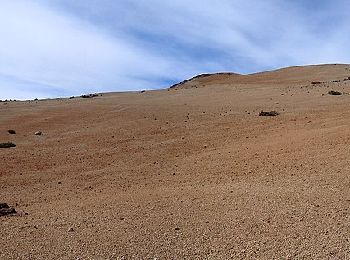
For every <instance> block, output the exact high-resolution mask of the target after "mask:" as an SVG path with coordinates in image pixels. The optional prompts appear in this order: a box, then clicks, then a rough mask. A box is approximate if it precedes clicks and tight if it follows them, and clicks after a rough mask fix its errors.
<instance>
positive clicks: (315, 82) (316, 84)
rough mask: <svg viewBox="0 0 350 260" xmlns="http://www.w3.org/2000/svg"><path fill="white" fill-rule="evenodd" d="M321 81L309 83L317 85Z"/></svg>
mask: <svg viewBox="0 0 350 260" xmlns="http://www.w3.org/2000/svg"><path fill="white" fill-rule="evenodd" d="M321 83H322V82H321V81H312V82H311V84H312V85H318V84H321Z"/></svg>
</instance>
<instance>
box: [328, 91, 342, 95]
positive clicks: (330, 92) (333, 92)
mask: <svg viewBox="0 0 350 260" xmlns="http://www.w3.org/2000/svg"><path fill="white" fill-rule="evenodd" d="M328 94H329V95H333V96H340V95H341V94H342V93H341V92H339V91H335V90H330V91H328Z"/></svg>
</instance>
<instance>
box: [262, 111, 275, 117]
mask: <svg viewBox="0 0 350 260" xmlns="http://www.w3.org/2000/svg"><path fill="white" fill-rule="evenodd" d="M279 114H280V113H278V112H277V111H261V112H260V113H259V116H278V115H279Z"/></svg>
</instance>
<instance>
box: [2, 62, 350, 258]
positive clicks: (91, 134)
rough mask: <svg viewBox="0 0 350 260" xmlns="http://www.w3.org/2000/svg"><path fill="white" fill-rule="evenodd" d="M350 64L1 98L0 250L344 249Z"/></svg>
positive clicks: (164, 253)
mask: <svg viewBox="0 0 350 260" xmlns="http://www.w3.org/2000/svg"><path fill="white" fill-rule="evenodd" d="M349 76H350V65H349V66H348V65H323V66H310V67H294V68H287V69H282V70H278V71H273V72H266V73H259V74H253V75H247V76H242V75H236V74H219V75H213V76H207V77H199V78H196V79H194V80H191V81H188V82H186V83H184V84H182V85H179V86H177V87H175V88H171V89H169V90H159V91H146V92H145V93H109V94H103V95H102V96H100V97H95V98H90V99H82V98H75V99H61V100H43V101H37V102H35V101H31V102H29V101H26V102H7V103H4V102H1V103H0V142H7V141H12V142H14V143H15V144H16V145H17V147H15V148H10V149H0V162H1V163H0V202H6V203H8V204H9V205H11V206H14V207H15V208H16V210H17V212H18V214H17V215H15V216H2V217H0V229H1V239H0V259H154V258H157V259H229V258H233V259H350V242H349V239H350V235H349V234H350V219H349V216H350V214H349V213H350V212H349V207H350V175H349V173H350V159H349V158H350V157H349V156H350V95H349V94H347V93H348V92H350V81H348V80H344V79H347V78H348V77H349ZM312 81H320V82H322V83H319V84H312V83H311V82H312ZM338 81H339V82H338ZM329 90H337V91H341V92H344V94H343V95H340V96H332V95H328V94H327V93H328V91H329ZM261 110H266V111H270V110H276V111H278V112H280V115H279V116H276V117H260V116H258V114H259V112H260V111H261ZM9 129H14V130H16V132H17V134H15V135H10V134H9V133H8V132H7V130H9ZM36 131H42V133H43V134H42V135H41V136H37V135H34V133H35V132H36Z"/></svg>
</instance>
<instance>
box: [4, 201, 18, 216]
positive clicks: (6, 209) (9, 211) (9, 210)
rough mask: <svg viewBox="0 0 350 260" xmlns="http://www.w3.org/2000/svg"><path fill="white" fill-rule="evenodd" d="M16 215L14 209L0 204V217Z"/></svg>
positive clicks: (5, 204)
mask: <svg viewBox="0 0 350 260" xmlns="http://www.w3.org/2000/svg"><path fill="white" fill-rule="evenodd" d="M16 213H17V212H16V210H15V208H12V207H10V206H9V205H8V204H7V203H0V217H1V216H6V215H12V214H16Z"/></svg>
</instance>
